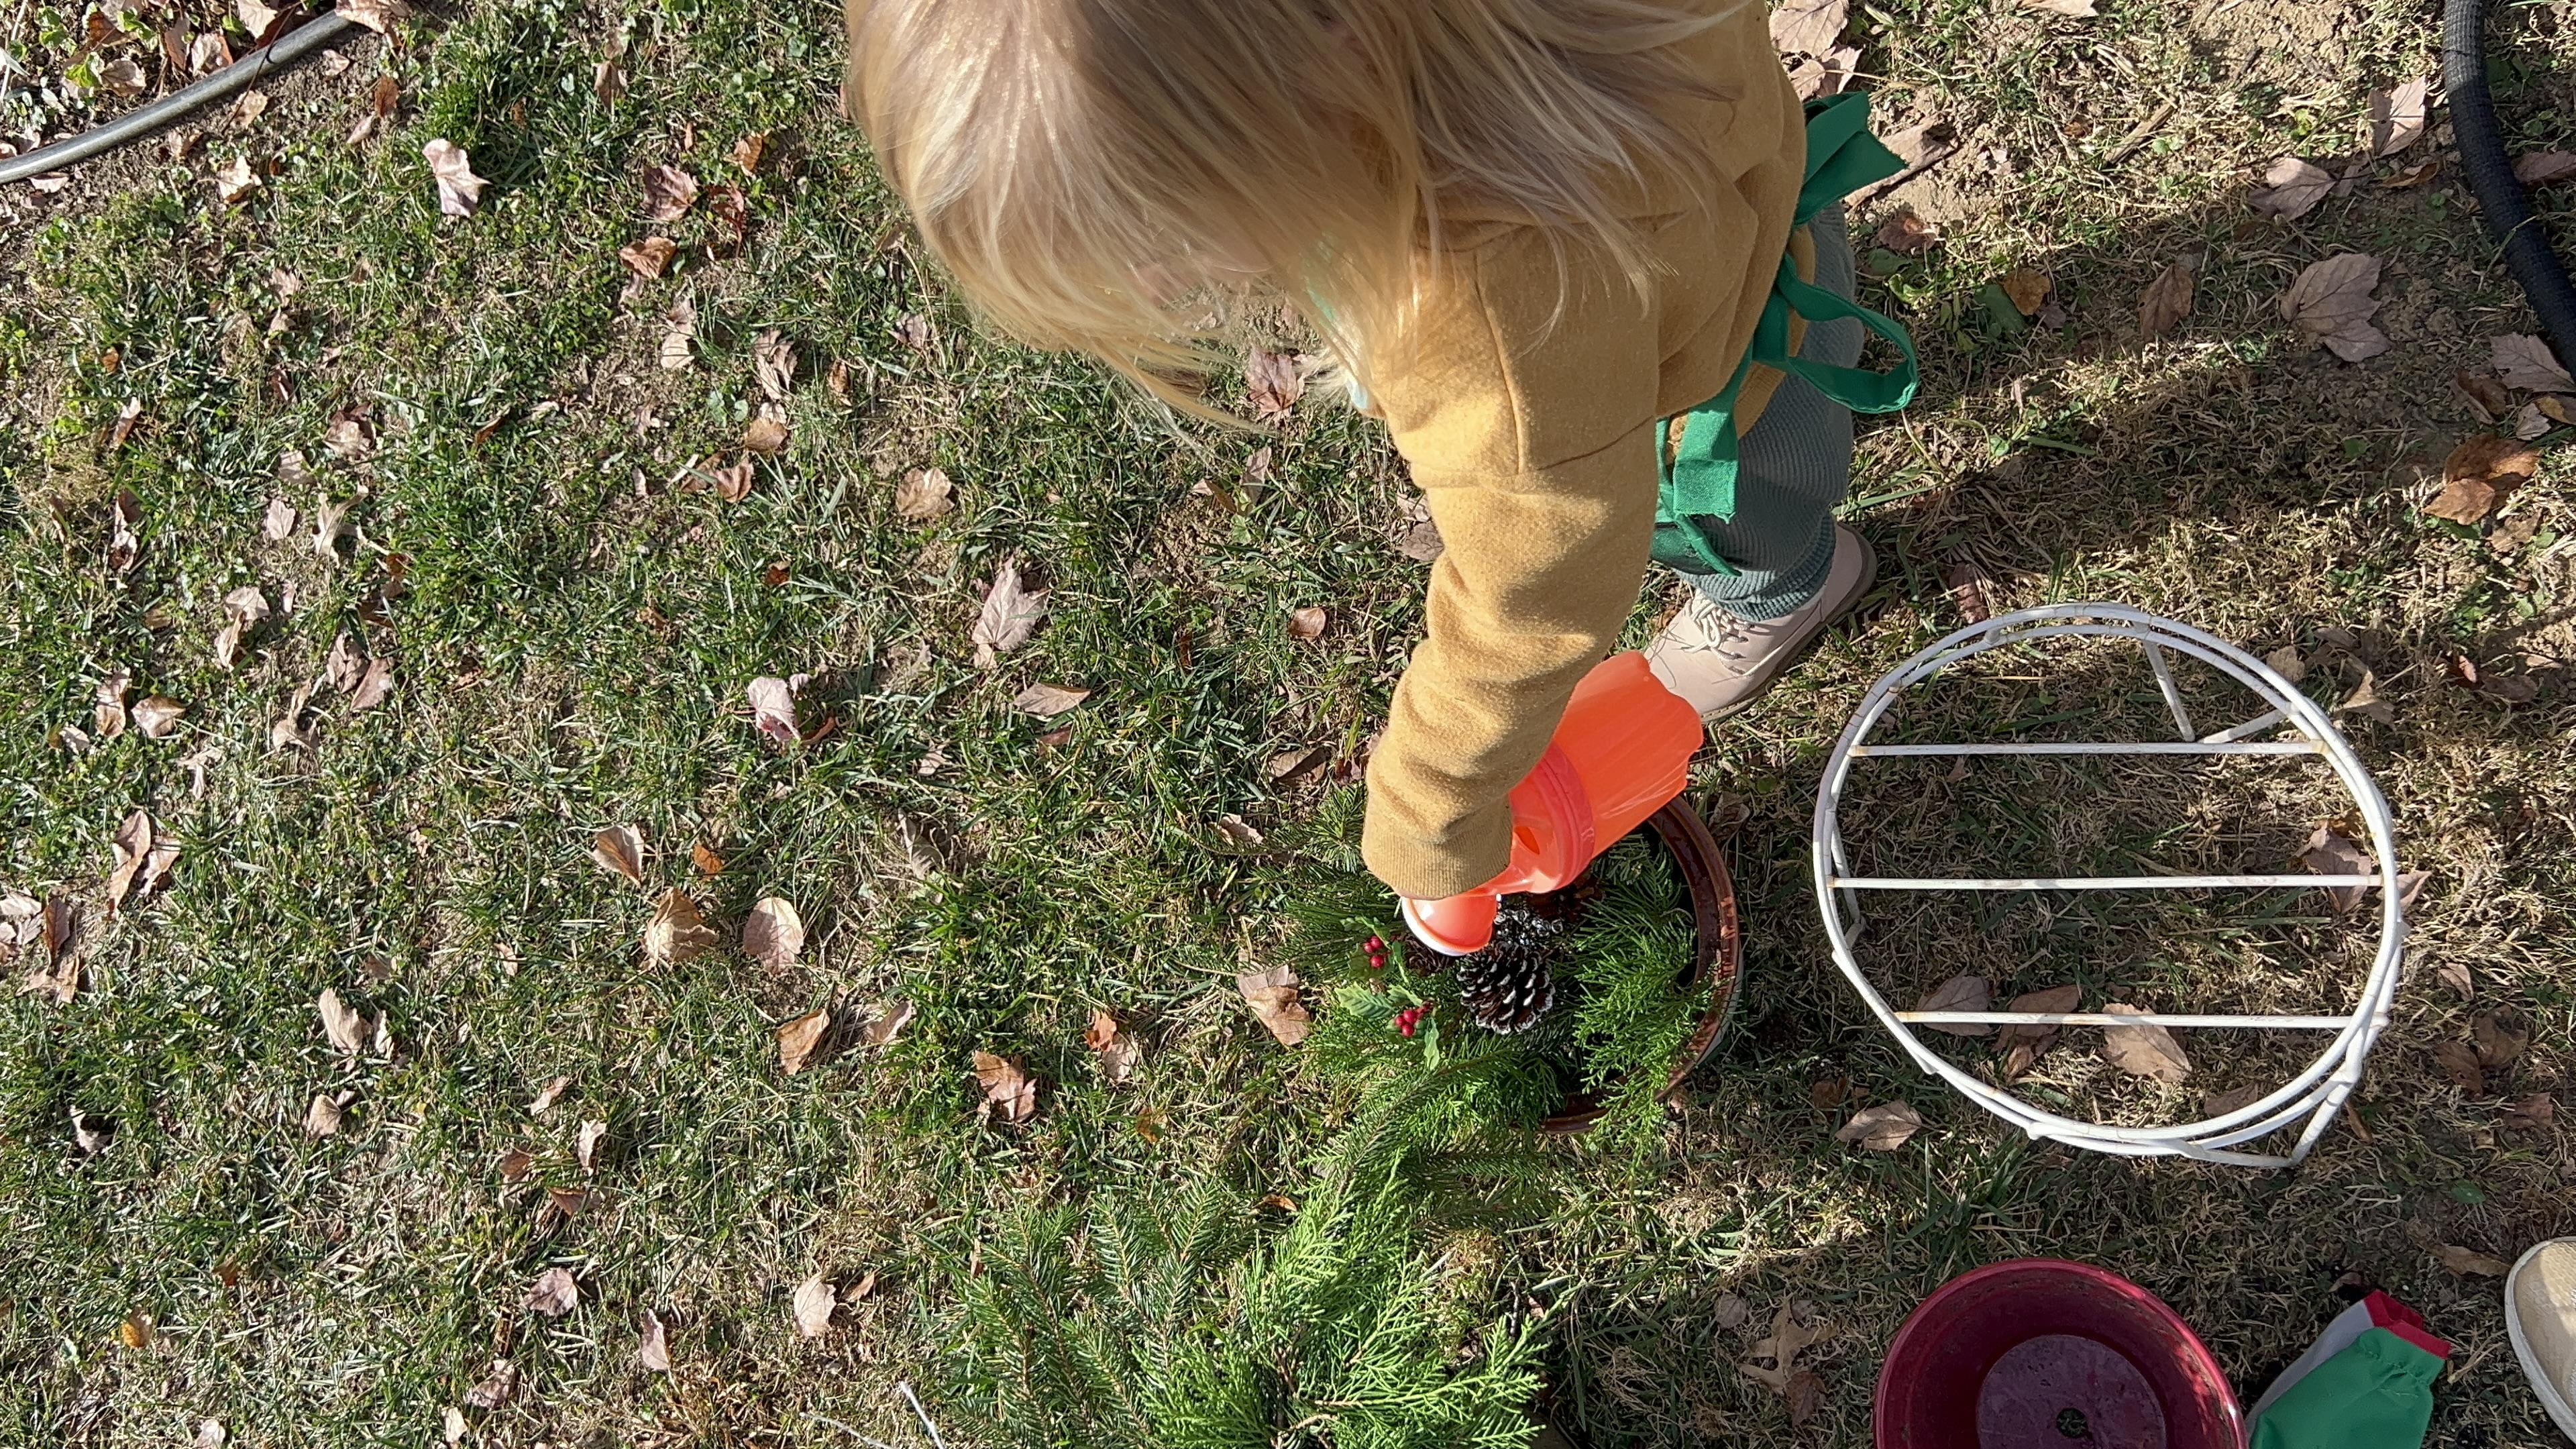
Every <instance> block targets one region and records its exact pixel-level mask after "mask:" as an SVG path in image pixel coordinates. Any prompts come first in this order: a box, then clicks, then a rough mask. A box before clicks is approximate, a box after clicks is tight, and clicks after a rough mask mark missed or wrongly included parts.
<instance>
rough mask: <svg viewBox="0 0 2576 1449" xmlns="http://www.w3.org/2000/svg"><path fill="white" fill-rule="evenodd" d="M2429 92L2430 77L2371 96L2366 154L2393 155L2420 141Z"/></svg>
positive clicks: (2430, 89)
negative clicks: (2368, 150)
mask: <svg viewBox="0 0 2576 1449" xmlns="http://www.w3.org/2000/svg"><path fill="white" fill-rule="evenodd" d="M2432 90H2433V82H2432V80H2431V78H2430V77H2426V76H2417V77H2416V78H2415V79H2413V80H2410V81H2407V82H2405V83H2403V84H2401V85H2399V86H2397V87H2395V88H2394V89H2391V90H2384V91H2373V92H2372V93H2371V96H2370V106H2369V115H2370V154H2372V155H2373V156H2394V155H2396V154H2397V153H2398V152H2400V151H2403V150H2405V149H2406V148H2407V147H2409V146H2412V145H2414V144H2415V143H2416V142H2418V141H2420V140H2423V139H2424V115H2425V109H2426V102H2427V100H2428V99H2429V97H2430V96H2431V94H2432Z"/></svg>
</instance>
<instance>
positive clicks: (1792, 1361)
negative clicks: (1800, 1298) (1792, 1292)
mask: <svg viewBox="0 0 2576 1449" xmlns="http://www.w3.org/2000/svg"><path fill="white" fill-rule="evenodd" d="M1802 1306H1806V1305H1800V1304H1795V1303H1783V1304H1781V1305H1780V1311H1779V1312H1777V1313H1775V1314H1773V1315H1772V1316H1771V1332H1770V1334H1769V1336H1767V1337H1764V1338H1758V1339H1755V1340H1754V1341H1753V1347H1752V1349H1751V1350H1750V1351H1749V1352H1750V1354H1751V1356H1752V1357H1754V1358H1767V1359H1774V1360H1777V1361H1778V1373H1779V1375H1780V1377H1779V1378H1771V1379H1765V1380H1764V1382H1766V1383H1769V1384H1770V1385H1771V1386H1772V1387H1773V1388H1778V1387H1780V1386H1781V1384H1782V1383H1783V1382H1785V1381H1786V1378H1787V1375H1788V1374H1789V1373H1790V1372H1791V1371H1792V1370H1794V1369H1796V1368H1797V1366H1798V1355H1800V1354H1802V1353H1805V1352H1806V1351H1807V1350H1808V1349H1810V1348H1813V1347H1814V1346H1816V1345H1817V1344H1819V1343H1822V1342H1823V1341H1824V1338H1825V1328H1824V1325H1823V1324H1821V1323H1818V1324H1810V1323H1806V1322H1804V1321H1802V1318H1801V1316H1800V1314H1799V1312H1798V1309H1799V1308H1800V1307H1802ZM1808 1311H1809V1312H1813V1308H1812V1307H1811V1306H1810V1307H1809V1308H1808Z"/></svg>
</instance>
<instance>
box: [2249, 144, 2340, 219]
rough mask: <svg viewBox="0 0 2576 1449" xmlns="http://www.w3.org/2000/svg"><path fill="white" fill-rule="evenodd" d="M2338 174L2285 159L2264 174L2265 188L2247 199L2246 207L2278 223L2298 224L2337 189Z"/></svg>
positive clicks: (2295, 159)
mask: <svg viewBox="0 0 2576 1449" xmlns="http://www.w3.org/2000/svg"><path fill="white" fill-rule="evenodd" d="M2334 184H2335V179H2334V173H2333V172H2331V171H2328V170H2326V169H2325V168H2324V167H2322V166H2318V165H2314V164H2312V163H2310V162H2306V161H2302V160H2300V159H2299V158H2298V157H2296V156H2284V157H2282V158H2281V159H2280V160H2278V161H2275V162H2273V163H2272V167H2271V169H2270V170H2268V171H2266V172H2264V173H2263V185H2262V186H2261V187H2259V188H2257V189H2256V190H2255V192H2254V193H2253V194H2252V195H2251V196H2248V197H2246V198H2245V200H2246V204H2247V205H2249V206H2251V207H2253V208H2254V210H2255V211H2257V212H2259V213H2260V214H2262V215H2264V216H2268V217H2271V218H2272V219H2274V220H2276V221H2297V220H2298V219H2299V218H2300V217H2303V216H2305V215H2307V214H2308V213H2309V212H2311V211H2314V210H2316V209H2317V203H2318V202H2320V201H2323V200H2325V199H2326V195H2327V193H2329V192H2331V191H2333V190H2334Z"/></svg>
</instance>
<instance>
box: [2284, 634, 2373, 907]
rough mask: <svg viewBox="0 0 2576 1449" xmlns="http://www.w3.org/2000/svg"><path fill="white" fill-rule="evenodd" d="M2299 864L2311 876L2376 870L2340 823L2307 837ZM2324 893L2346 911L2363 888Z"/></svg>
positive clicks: (2351, 706) (2357, 901)
mask: <svg viewBox="0 0 2576 1449" xmlns="http://www.w3.org/2000/svg"><path fill="white" fill-rule="evenodd" d="M2367 684H2368V680H2367V678H2366V677H2365V680H2364V685H2365V688H2366V687H2367ZM2375 703H2379V701H2377V700H2376V699H2371V700H2364V701H2362V702H2361V704H2359V705H2357V706H2356V705H2354V704H2353V703H2352V702H2351V701H2349V700H2347V701H2346V702H2345V703H2344V705H2343V706H2341V707H2342V708H2346V709H2359V710H2364V711H2367V710H2368V709H2369V707H2370V706H2371V705H2372V704H2375ZM2380 707H2381V708H2382V709H2385V708H2386V705H2385V704H2381V705H2380ZM2299 864H2300V865H2301V866H2302V867H2304V868H2305V869H2306V870H2307V871H2308V872H2309V873H2311V874H2313V875H2372V874H2375V873H2376V869H2375V867H2374V866H2373V865H2372V863H2371V859H2370V857H2369V856H2368V855H2367V854H2365V853H2364V852H2363V851H2362V848H2361V845H2360V843H2359V842H2357V841H2355V840H2354V839H2353V838H2352V837H2351V836H2350V835H2347V834H2345V833H2344V830H2343V826H2342V823H2341V822H2339V821H2333V820H2329V821H2327V822H2326V823H2324V824H2323V825H2320V826H2318V827H2317V828H2316V833H2315V834H2313V835H2310V836H2309V837H2308V843H2307V846H2306V847H2305V848H2304V849H2302V850H2301V851H2300V852H2299ZM2325 889H2326V894H2327V896H2328V897H2330V898H2331V899H2332V900H2333V902H2334V908H2335V909H2336V910H2338V911H2348V910H2351V909H2352V908H2353V907H2355V906H2357V905H2359V904H2361V897H2362V892H2363V890H2364V889H2366V888H2365V887H2362V886H2328V887H2326V888H2325Z"/></svg>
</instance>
